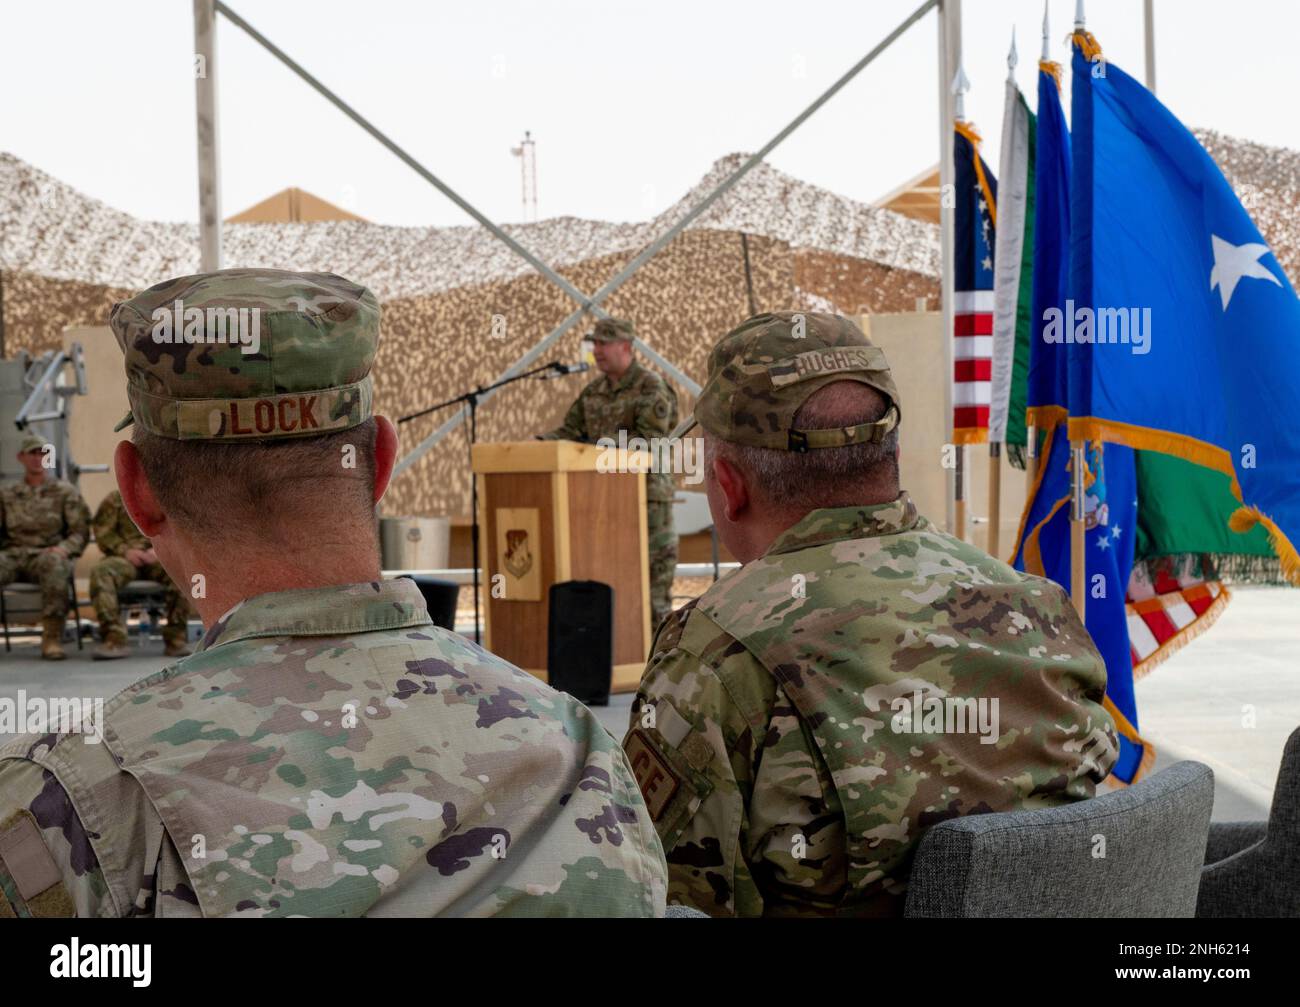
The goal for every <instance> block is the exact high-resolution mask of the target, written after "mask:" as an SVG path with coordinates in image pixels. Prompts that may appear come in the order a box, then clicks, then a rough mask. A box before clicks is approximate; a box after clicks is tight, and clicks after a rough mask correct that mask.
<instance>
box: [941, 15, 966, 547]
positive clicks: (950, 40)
mask: <svg viewBox="0 0 1300 1007" xmlns="http://www.w3.org/2000/svg"><path fill="white" fill-rule="evenodd" d="M960 63H961V0H941V3H940V5H939V197H940V198H939V234H940V242H941V246H942V251H943V271H942V274H941V277H940V285H939V300H940V305H941V310H942V316H943V322H942V324H943V362H944V382H943V407H944V417H943V429H944V430H947V431H948V432H949V436H950V437H951V436H952V432H953V425H952V421H953V374H954V366H955V365H954V362H953V336H952V316H953V310H952V297H953V273H954V266H953V251H954V250H953V220H954V215H955V210H956V204H955V193H954V192H953V188H954V177H955V174H956V171H955V168H954V166H953V160H952V157H953V154H952V144H953V115H954V112H955V107H954V102H953V95H952V80H953V77H955V76H956V74H957V67H958V66H959V65H960ZM964 453H965V450H964V449H963V448H960V447H959V448H958V449H957V457H956V459H955V461H956V465H957V466H960V465H961V456H962V455H963V454H964ZM945 471H946V473H947V487H946V490H947V491H946V493H945V494H944V528H945V530H947V531H948V533H949V534H953V533H954V532H955V531H956V528H957V506H956V500H957V492H958V490H959V489H960V480H961V473H960V471H959V469H958V468H951V469H946V470H945Z"/></svg>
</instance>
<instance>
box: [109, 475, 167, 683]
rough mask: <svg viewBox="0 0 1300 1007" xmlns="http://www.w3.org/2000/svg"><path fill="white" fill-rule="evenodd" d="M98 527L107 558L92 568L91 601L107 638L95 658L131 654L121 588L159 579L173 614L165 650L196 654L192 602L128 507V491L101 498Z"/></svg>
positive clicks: (164, 651) (165, 601)
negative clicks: (191, 628)
mask: <svg viewBox="0 0 1300 1007" xmlns="http://www.w3.org/2000/svg"><path fill="white" fill-rule="evenodd" d="M92 527H93V528H94V532H95V545H97V546H99V551H100V552H102V553H103V554H104V558H103V559H101V560H100V561H99V562H98V563H96V564H95V566H94V569H92V570H91V571H90V600H91V602H92V603H93V604H94V606H95V615H96V616H98V618H99V635H100V640H101V641H102V642H101V643H100V645H99V646H98V647H96V648H95V653H94V655H93V656H94V658H95V660H96V661H111V660H114V659H116V658H120V657H126V656H127V655H128V654H129V653H130V651H129V650H128V649H127V646H126V621H125V620H124V619H123V618H122V610H121V606H120V605H119V604H118V598H117V592H118V591H119V590H121V589H122V588H124V587H126V585H127V584H129V583H131V581H133V580H155V581H157V582H158V583H159V584H161V585H162V586H163V596H164V609H165V613H164V614H165V617H166V619H167V624H166V625H165V626H164V627H163V631H162V637H163V644H164V649H163V653H164V654H165V655H166V656H167V657H185V656H187V655H189V654H192V653H193V651H192V650H191V649H190V647H189V645H188V644H187V643H186V637H187V636H188V632H189V631H188V628H187V626H186V622H187V621H188V619H189V617H190V607H189V605H187V604H186V603H185V596H184V595H183V594H181V592H180V591H178V590H177V589H176V585H175V584H173V583H172V582H171V578H170V577H168V576H167V571H166V570H164V569H163V567H162V564H161V563H159V562H158V555H157V554H156V553H155V552H154V551H153V546H151V545H150V544H149V540H148V539H147V538H145V537H144V536H143V535H141V534H140V529H139V528H137V527H136V526H135V522H134V521H132V520H131V515H130V514H128V513H127V512H126V508H125V507H124V506H122V494H121V493H120V492H119V491H118V490H113V492H111V493H109V494H108V496H106V497H104V499H103V500H102V501H100V504H99V508H98V509H97V510H96V511H95V520H94V521H93V522H92Z"/></svg>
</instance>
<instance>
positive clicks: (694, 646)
mask: <svg viewBox="0 0 1300 1007" xmlns="http://www.w3.org/2000/svg"><path fill="white" fill-rule="evenodd" d="M738 572H739V571H737V573H738ZM730 576H735V573H733V574H731V575H730ZM719 583H721V581H719ZM710 590H712V588H711V589H710ZM708 597H709V592H707V591H706V592H705V593H704V594H703V595H701V596H700V597H699V598H695V599H692V600H691V601H690V602H689V603H688V604H686V605H683V606H682V607H681V608H679V609H677V610H676V611H675V612H673V613H672V615H670V616H669V617H668V618H667V619H665V620H664V623H663V625H662V627H661V628H660V630H659V635H658V636H657V637H656V638H655V644H654V652H653V655H652V656H651V659H650V665H649V667H648V668H647V679H649V678H650V677H651V676H650V673H651V672H652V671H653V670H654V669H655V666H656V664H657V663H658V662H659V660H660V659H661V658H664V657H669V656H671V657H673V658H675V659H679V658H681V657H682V656H683V655H684V656H686V657H687V658H689V659H690V660H688V661H681V660H674V661H672V662H670V663H671V665H672V667H673V670H672V671H671V672H670V673H669V674H671V675H672V676H673V677H675V678H676V677H680V675H681V673H682V670H684V668H686V667H690V668H691V672H690V673H691V674H699V673H701V672H707V673H711V674H712V675H713V676H715V677H716V678H717V679H718V681H719V682H720V684H721V685H722V687H723V690H724V691H725V693H726V695H727V697H728V698H729V699H730V701H731V703H732V704H734V706H735V708H736V710H737V711H738V712H739V713H740V714H741V715H742V716H743V718H744V720H745V722H746V723H748V724H749V725H750V726H751V727H759V728H761V726H762V725H763V724H765V723H766V721H767V719H768V716H769V715H770V711H771V709H772V704H773V702H774V700H775V698H776V681H775V679H773V677H772V675H771V674H770V673H768V672H767V670H766V669H765V668H764V667H763V665H762V663H761V662H759V660H758V659H757V658H756V657H755V656H754V655H753V654H752V653H750V651H749V650H748V648H746V646H745V645H744V644H743V643H741V642H740V641H739V640H737V639H736V638H735V637H734V636H732V635H731V634H730V633H728V632H727V631H726V630H724V629H723V628H722V627H721V626H719V625H718V623H717V622H715V621H714V619H713V618H712V616H710V615H709V614H708V612H707V611H706V610H705V608H702V607H701V605H702V604H706V603H707V600H708ZM678 698H679V701H685V702H688V701H686V700H685V697H678Z"/></svg>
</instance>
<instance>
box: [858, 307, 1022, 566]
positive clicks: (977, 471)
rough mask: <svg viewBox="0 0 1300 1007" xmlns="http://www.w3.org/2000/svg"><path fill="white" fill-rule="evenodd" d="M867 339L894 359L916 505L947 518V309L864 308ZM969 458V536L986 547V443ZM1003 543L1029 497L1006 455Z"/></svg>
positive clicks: (904, 461) (1007, 543) (1008, 545)
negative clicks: (899, 311) (900, 310)
mask: <svg viewBox="0 0 1300 1007" xmlns="http://www.w3.org/2000/svg"><path fill="white" fill-rule="evenodd" d="M858 322H859V324H860V325H861V326H862V330H863V332H865V333H866V334H867V336H868V338H870V339H871V341H872V342H874V343H875V344H876V345H878V346H879V347H880V348H881V349H883V350H884V351H885V356H886V357H888V358H889V365H890V369H891V370H892V371H893V373H894V381H895V382H896V383H897V385H898V395H899V398H900V399H901V400H902V402H901V405H902V413H903V422H902V425H901V426H900V428H899V442H900V448H901V452H902V457H901V459H900V466H899V467H900V469H901V478H902V483H903V487H904V488H905V489H906V490H907V491H908V492H909V493H911V495H912V499H913V500H915V501H916V506H917V508H918V509H919V510H920V511H921V513H922V514H924V515H925V516H926V517H928V518H930V520H932V521H933V522H934V523H935V524H936V525H938V526H940V527H942V526H943V522H944V512H945V508H944V494H945V493H946V491H947V479H946V473H945V471H944V469H943V466H942V456H943V445H944V444H945V443H946V442H947V440H948V418H947V416H946V415H945V413H944V385H945V382H946V380H947V372H946V370H945V368H944V354H943V316H942V315H940V314H939V313H938V312H936V311H927V312H920V313H917V312H908V313H905V314H881V315H861V316H859V318H858ZM966 459H967V463H968V472H969V479H968V486H967V493H966V499H967V501H968V502H967V508H966V513H967V515H968V519H967V529H966V539H967V541H969V542H973V543H974V544H976V545H978V546H979V547H980V548H981V549H986V548H988V524H987V523H986V522H984V521H982V520H978V521H972V520H970V519H971V517H973V518H976V519H982V518H985V517H987V516H988V513H989V499H988V484H989V483H988V477H989V456H988V447H987V446H986V445H983V444H973V445H971V446H970V447H969V448H967V449H966ZM1001 464H1002V505H1001V508H1000V510H1001V522H1000V528H1001V537H1002V540H1001V543H1000V546H999V550H998V551H999V553H1000V554H1001V555H1000V556H999V557H998V558H999V559H1007V557H1008V556H1009V555H1010V553H1011V549H1012V548H1013V546H1014V542H1015V535H1016V530H1017V528H1018V527H1019V523H1020V512H1021V509H1022V507H1023V506H1024V502H1025V488H1026V481H1025V473H1024V472H1023V471H1022V470H1020V469H1015V468H1012V467H1011V466H1010V465H1008V464H1007V462H1006V459H1005V458H1004V459H1002V462H1001Z"/></svg>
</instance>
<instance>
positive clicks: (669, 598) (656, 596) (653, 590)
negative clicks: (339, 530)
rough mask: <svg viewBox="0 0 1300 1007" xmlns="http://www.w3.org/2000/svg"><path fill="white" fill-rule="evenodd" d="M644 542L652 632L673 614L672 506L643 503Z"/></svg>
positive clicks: (674, 541) (674, 550)
mask: <svg viewBox="0 0 1300 1007" xmlns="http://www.w3.org/2000/svg"><path fill="white" fill-rule="evenodd" d="M645 507H646V525H647V531H648V535H647V537H646V541H647V543H648V548H649V551H650V618H651V621H652V625H651V630H652V631H653V630H654V629H655V628H656V627H658V625H659V624H660V623H661V622H663V621H664V619H666V618H667V617H668V616H669V614H671V612H672V610H673V577H674V576H676V574H677V530H676V528H674V527H673V505H672V504H671V503H669V502H667V501H665V500H647V501H646V505H645Z"/></svg>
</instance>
